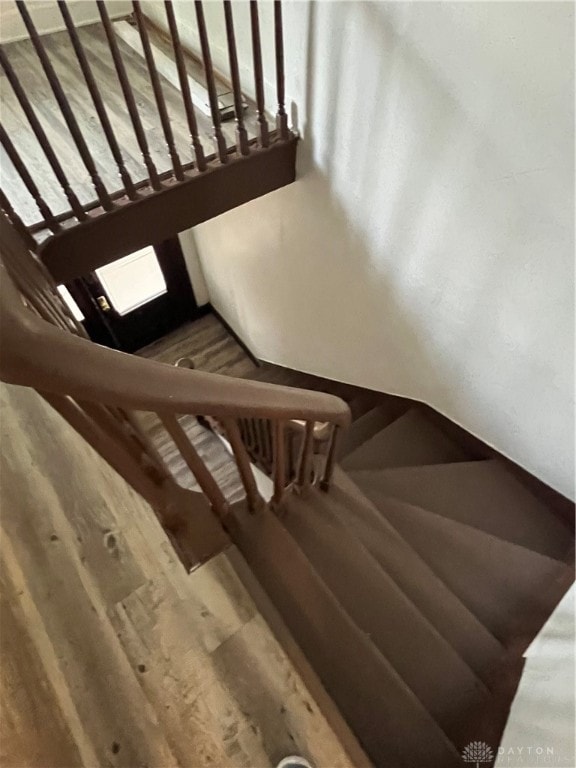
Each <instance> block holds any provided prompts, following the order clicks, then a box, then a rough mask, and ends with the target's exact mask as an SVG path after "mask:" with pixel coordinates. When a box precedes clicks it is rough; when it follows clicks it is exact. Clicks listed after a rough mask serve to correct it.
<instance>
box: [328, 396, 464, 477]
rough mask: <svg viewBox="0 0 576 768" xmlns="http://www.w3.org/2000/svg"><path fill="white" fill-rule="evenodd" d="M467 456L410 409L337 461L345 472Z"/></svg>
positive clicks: (423, 417)
mask: <svg viewBox="0 0 576 768" xmlns="http://www.w3.org/2000/svg"><path fill="white" fill-rule="evenodd" d="M467 458H468V456H467V455H466V454H465V453H464V451H463V450H462V449H461V448H460V447H459V446H458V445H457V444H456V443H454V442H453V441H452V440H450V438H449V437H447V436H446V435H445V434H444V433H443V432H442V431H441V430H440V429H438V427H436V426H435V425H434V424H433V423H432V422H431V421H430V420H429V419H427V418H426V417H425V416H424V414H423V413H422V412H421V411H420V410H419V409H417V408H411V409H410V410H409V411H407V412H406V413H405V414H404V415H402V416H400V418H398V419H396V420H395V421H394V422H392V423H391V424H390V425H389V426H387V427H385V429H383V430H382V431H380V432H378V433H377V434H376V435H374V436H373V437H372V438H371V439H370V440H367V441H366V442H365V443H364V444H363V445H361V446H360V447H359V448H357V449H356V450H355V451H353V453H351V454H350V455H349V456H346V458H345V459H344V460H343V461H342V462H341V463H342V467H343V468H344V469H345V470H346V471H353V470H365V469H384V468H387V467H412V466H417V465H423V464H442V463H445V462H457V461H466V460H467Z"/></svg>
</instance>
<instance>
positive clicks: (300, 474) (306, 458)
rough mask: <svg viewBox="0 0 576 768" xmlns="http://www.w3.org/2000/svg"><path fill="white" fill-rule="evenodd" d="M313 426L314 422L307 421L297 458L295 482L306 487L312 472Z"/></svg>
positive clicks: (301, 486)
mask: <svg viewBox="0 0 576 768" xmlns="http://www.w3.org/2000/svg"><path fill="white" fill-rule="evenodd" d="M314 427H315V422H313V421H307V422H306V427H305V431H304V437H303V439H302V447H301V449H300V456H299V459H298V470H297V480H296V482H297V483H298V485H299V486H300V488H306V487H307V486H308V485H310V480H311V474H312V466H311V465H312V451H313V449H314Z"/></svg>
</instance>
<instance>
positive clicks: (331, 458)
mask: <svg viewBox="0 0 576 768" xmlns="http://www.w3.org/2000/svg"><path fill="white" fill-rule="evenodd" d="M338 432H339V428H338V427H337V426H336V425H334V426H333V427H332V434H331V435H330V443H329V445H328V454H327V456H326V463H325V464H324V473H323V475H322V479H321V480H320V488H321V489H322V490H323V491H327V490H328V489H329V488H330V481H331V480H332V473H333V472H334V465H335V464H336V444H337V442H338Z"/></svg>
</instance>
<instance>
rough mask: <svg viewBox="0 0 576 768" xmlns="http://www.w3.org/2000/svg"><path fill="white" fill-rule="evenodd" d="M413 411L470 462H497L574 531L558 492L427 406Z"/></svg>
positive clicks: (570, 510) (569, 505)
mask: <svg viewBox="0 0 576 768" xmlns="http://www.w3.org/2000/svg"><path fill="white" fill-rule="evenodd" d="M414 405H415V406H416V407H419V408H423V409H424V410H425V413H426V415H427V416H428V417H429V418H430V420H431V421H433V422H434V423H435V424H436V426H437V427H439V428H440V429H441V430H442V431H443V432H444V433H445V434H446V435H448V437H450V438H452V439H453V440H454V441H455V442H457V443H459V444H460V445H461V446H462V447H463V448H464V449H465V450H466V451H467V452H469V453H470V454H471V457H472V459H498V460H499V461H502V462H503V463H504V464H505V466H506V468H507V469H508V470H509V471H510V472H511V473H512V474H513V475H515V476H516V478H517V479H518V480H519V481H520V482H521V483H522V484H523V485H525V486H526V488H528V490H529V491H530V492H531V493H533V494H534V496H536V497H537V498H538V499H539V500H540V501H541V502H542V503H543V504H545V505H546V506H547V507H549V508H550V510H551V511H552V512H554V514H555V515H556V516H557V517H559V518H560V519H561V520H562V521H563V522H564V523H567V524H568V525H569V527H570V530H571V531H574V529H575V520H574V502H573V501H570V499H568V498H566V496H563V495H562V494H561V493H559V492H558V491H555V490H554V489H553V488H550V486H549V485H546V483H544V482H543V481H542V480H539V479H538V478H537V477H534V475H532V474H530V472H528V470H527V469H524V467H521V466H520V465H519V464H516V462H514V461H512V459H509V458H508V457H506V456H503V455H502V454H501V453H500V452H499V451H497V450H496V449H495V448H492V447H491V446H490V445H488V444H487V443H485V442H483V441H482V440H481V439H480V438H479V437H475V436H474V435H472V434H471V433H470V432H467V431H466V430H465V429H464V427H461V426H460V425H459V424H456V423H455V422H453V421H451V420H450V419H449V418H448V417H447V416H444V415H442V414H441V413H438V411H435V410H434V409H433V408H431V407H430V406H429V405H425V404H423V403H414Z"/></svg>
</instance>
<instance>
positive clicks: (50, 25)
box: [0, 0, 132, 43]
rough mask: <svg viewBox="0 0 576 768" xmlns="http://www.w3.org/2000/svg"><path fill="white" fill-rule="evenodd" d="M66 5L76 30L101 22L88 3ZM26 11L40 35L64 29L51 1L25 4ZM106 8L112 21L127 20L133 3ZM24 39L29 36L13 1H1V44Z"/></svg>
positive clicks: (76, 0) (121, 1) (118, 1)
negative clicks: (77, 27)
mask: <svg viewBox="0 0 576 768" xmlns="http://www.w3.org/2000/svg"><path fill="white" fill-rule="evenodd" d="M68 5H69V7H70V12H71V14H72V16H73V18H74V21H75V22H76V25H77V26H83V25H85V24H93V23H94V22H96V21H100V15H99V14H98V9H97V8H96V4H95V3H93V2H87V0H70V2H69V3H68ZM26 7H27V8H28V10H29V11H30V15H31V16H32V20H33V21H34V24H35V26H36V29H37V30H38V32H39V33H40V34H41V35H47V34H49V33H51V32H59V31H60V30H62V29H66V27H65V25H64V22H63V21H62V16H61V14H60V11H59V10H58V5H57V3H56V2H54V1H53V0H27V2H26ZM106 8H107V9H108V13H109V14H110V16H111V18H113V19H116V18H120V17H122V16H127V15H128V14H129V13H130V12H131V11H132V3H131V2H129V0H107V2H106ZM26 37H28V33H27V32H26V27H25V26H24V22H23V21H22V19H21V17H20V14H19V13H18V9H17V8H16V4H15V3H14V1H13V0H0V43H9V42H13V41H15V40H22V39H24V38H26Z"/></svg>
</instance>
